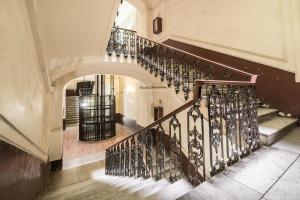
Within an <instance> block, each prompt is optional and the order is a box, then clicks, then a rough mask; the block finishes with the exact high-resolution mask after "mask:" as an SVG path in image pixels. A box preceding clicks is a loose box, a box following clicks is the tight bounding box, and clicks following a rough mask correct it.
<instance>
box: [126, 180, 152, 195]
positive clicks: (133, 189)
mask: <svg viewBox="0 0 300 200" xmlns="http://www.w3.org/2000/svg"><path fill="white" fill-rule="evenodd" d="M153 183H155V180H154V179H153V178H148V179H146V180H144V181H143V182H142V183H141V184H140V185H133V186H131V187H129V188H127V190H128V191H129V193H134V192H137V191H139V190H141V189H143V188H144V187H147V186H148V185H151V184H153Z"/></svg>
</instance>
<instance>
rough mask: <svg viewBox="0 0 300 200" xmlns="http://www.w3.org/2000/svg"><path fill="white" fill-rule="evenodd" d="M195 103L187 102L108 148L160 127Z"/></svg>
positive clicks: (193, 101)
mask: <svg viewBox="0 0 300 200" xmlns="http://www.w3.org/2000/svg"><path fill="white" fill-rule="evenodd" d="M194 103H195V99H193V100H190V101H189V102H187V103H185V104H184V105H182V106H180V107H179V108H177V109H176V110H173V111H172V112H170V113H168V114H167V115H165V116H163V117H162V118H160V119H158V120H156V121H155V122H153V123H151V124H150V125H148V126H146V127H144V128H142V129H140V130H138V131H137V132H135V133H133V134H131V135H129V136H127V137H126V138H124V139H122V140H121V141H119V142H117V143H116V144H114V145H112V146H110V147H108V148H111V147H114V146H116V145H117V144H119V143H122V142H124V141H126V140H128V139H129V138H131V137H134V136H135V135H137V134H139V133H141V132H143V131H144V130H147V129H150V128H152V127H154V126H156V125H158V124H160V123H162V122H164V121H165V120H167V119H169V118H171V117H173V116H174V115H176V114H178V113H180V112H181V111H183V110H185V109H187V108H189V107H190V106H192V105H193V104H194Z"/></svg>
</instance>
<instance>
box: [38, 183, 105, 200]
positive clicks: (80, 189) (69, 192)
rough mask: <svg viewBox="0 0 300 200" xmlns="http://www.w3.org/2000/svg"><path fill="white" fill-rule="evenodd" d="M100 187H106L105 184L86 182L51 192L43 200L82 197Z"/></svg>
mask: <svg viewBox="0 0 300 200" xmlns="http://www.w3.org/2000/svg"><path fill="white" fill-rule="evenodd" d="M98 187H104V184H103V183H101V182H97V181H95V180H91V179H90V180H86V181H82V182H79V183H75V184H72V185H68V186H65V187H60V188H58V189H55V190H53V191H51V192H48V193H47V194H46V195H45V196H43V197H42V198H41V199H42V200H50V199H55V200H56V199H57V200H59V199H67V198H72V197H74V196H77V195H80V194H82V193H85V192H89V191H92V190H94V189H96V188H98Z"/></svg>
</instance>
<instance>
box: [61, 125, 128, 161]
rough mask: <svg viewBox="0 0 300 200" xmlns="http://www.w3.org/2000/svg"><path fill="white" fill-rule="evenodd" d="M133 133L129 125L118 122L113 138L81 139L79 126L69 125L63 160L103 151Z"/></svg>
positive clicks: (64, 143) (66, 132)
mask: <svg viewBox="0 0 300 200" xmlns="http://www.w3.org/2000/svg"><path fill="white" fill-rule="evenodd" d="M132 133H133V132H132V131H131V130H130V129H128V128H127V127H125V126H122V125H120V124H116V136H115V137H113V138H111V139H108V140H104V141H79V133H78V127H69V128H67V130H66V131H65V132H64V136H63V160H68V159H72V158H78V157H83V156H86V155H90V154H95V153H99V152H103V151H105V149H106V148H107V147H109V146H111V145H112V144H115V143H116V142H118V141H120V140H122V139H123V138H125V137H126V136H128V135H130V134H132Z"/></svg>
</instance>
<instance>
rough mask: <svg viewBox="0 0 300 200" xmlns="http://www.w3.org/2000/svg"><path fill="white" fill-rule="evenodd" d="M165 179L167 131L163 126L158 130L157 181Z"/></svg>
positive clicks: (158, 127)
mask: <svg viewBox="0 0 300 200" xmlns="http://www.w3.org/2000/svg"><path fill="white" fill-rule="evenodd" d="M162 178H165V131H164V128H163V127H162V125H161V124H159V125H158V126H157V128H156V179H157V180H158V179H162Z"/></svg>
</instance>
